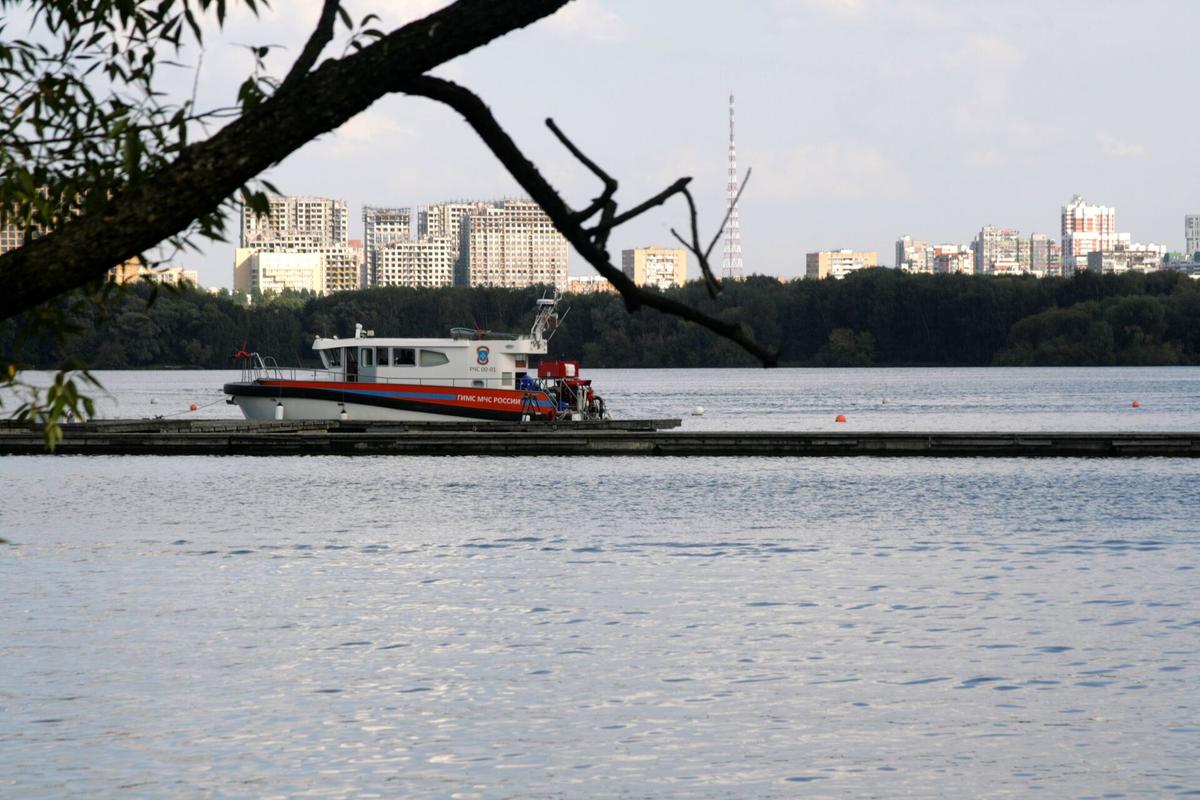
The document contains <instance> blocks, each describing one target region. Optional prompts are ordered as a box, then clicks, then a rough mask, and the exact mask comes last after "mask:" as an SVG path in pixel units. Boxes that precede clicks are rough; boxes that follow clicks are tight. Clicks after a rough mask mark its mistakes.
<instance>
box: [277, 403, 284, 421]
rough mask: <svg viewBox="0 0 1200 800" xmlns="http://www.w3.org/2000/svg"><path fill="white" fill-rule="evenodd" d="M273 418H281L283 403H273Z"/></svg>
mask: <svg viewBox="0 0 1200 800" xmlns="http://www.w3.org/2000/svg"><path fill="white" fill-rule="evenodd" d="M275 419H283V403H278V402H277V403H275Z"/></svg>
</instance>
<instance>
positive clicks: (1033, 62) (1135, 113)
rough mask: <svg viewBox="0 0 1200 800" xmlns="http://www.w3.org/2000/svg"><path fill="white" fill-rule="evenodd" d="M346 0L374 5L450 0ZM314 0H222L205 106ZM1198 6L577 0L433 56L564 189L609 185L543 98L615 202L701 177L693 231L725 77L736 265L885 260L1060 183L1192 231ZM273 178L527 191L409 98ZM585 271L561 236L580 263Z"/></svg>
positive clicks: (373, 192)
mask: <svg viewBox="0 0 1200 800" xmlns="http://www.w3.org/2000/svg"><path fill="white" fill-rule="evenodd" d="M344 4H345V5H346V7H347V8H348V9H349V10H350V11H351V13H352V15H353V16H354V17H356V18H358V17H361V16H363V15H365V14H367V13H376V14H379V15H380V17H381V18H382V24H380V25H379V26H380V27H385V28H388V29H390V28H394V27H397V26H398V25H400V24H402V23H403V22H405V21H407V20H408V19H411V18H414V17H416V16H420V15H421V14H423V13H427V12H428V11H430V10H433V9H435V8H438V7H440V6H442V5H444V4H445V3H443V2H435V1H433V0H408V1H407V2H382V1H381V0H345V3H344ZM319 5H320V4H319V2H318V0H300V1H298V2H286V0H277V2H276V4H275V6H276V7H275V9H274V10H273V11H272V12H270V13H269V14H267V15H266V16H265V17H263V18H260V19H255V18H253V17H252V16H251V15H249V14H248V13H246V12H244V11H242V12H236V13H235V14H234V16H233V18H232V21H231V22H230V23H229V24H228V25H227V26H226V28H225V30H224V31H221V32H220V33H219V34H216V35H214V36H213V37H211V38H210V39H209V40H208V42H207V45H206V50H205V53H204V59H203V62H202V67H201V70H200V76H199V81H198V84H197V85H198V87H199V88H198V92H197V100H198V102H199V104H200V105H206V104H208V105H223V104H227V103H229V102H230V99H231V98H232V96H233V95H234V93H235V91H236V87H237V84H238V83H239V82H240V81H241V80H242V79H243V78H244V77H245V76H246V74H247V73H248V72H249V69H250V58H249V55H248V54H247V53H246V51H245V49H244V47H242V46H241V45H244V44H278V45H282V46H283V47H282V48H281V49H278V50H275V51H273V54H272V55H271V56H270V57H269V59H268V62H267V63H268V66H269V67H270V68H271V69H272V71H273V72H274V73H275V74H276V75H282V74H284V73H285V72H286V70H287V68H288V66H289V64H290V59H292V58H294V56H295V54H296V53H297V52H298V51H299V49H300V47H301V46H302V43H303V41H304V39H305V38H306V36H307V34H308V31H309V29H310V28H311V26H312V25H313V23H314V22H315V20H316V18H317V14H318V11H319ZM1198 29H1200V4H1198V3H1195V2H1193V1H1192V0H1178V1H1176V0H1146V2H1137V3H1133V2H1124V1H1123V0H1086V1H1085V2H1083V1H1080V0H1055V1H1054V2H1053V3H1049V2H1045V0H1028V1H1027V0H1007V1H1001V0H994V1H993V2H983V1H982V0H745V2H729V0H575V1H574V2H572V3H571V4H570V5H569V6H567V7H566V8H565V9H563V10H561V11H559V12H558V13H557V14H555V15H554V16H553V17H551V18H549V19H546V20H543V21H541V22H539V23H536V24H534V25H533V26H531V27H529V28H526V29H523V30H520V31H517V32H514V33H511V34H509V35H508V36H506V37H504V38H502V39H500V40H497V41H495V42H493V43H491V44H489V45H488V46H487V47H485V48H482V49H480V50H477V51H475V52H472V53H470V54H468V55H466V56H463V57H462V58H459V59H457V60H455V61H453V62H450V63H448V64H445V65H443V66H442V67H440V68H438V69H437V70H435V71H434V74H437V75H441V76H443V77H446V78H449V79H452V80H455V81H457V82H459V83H462V84H464V85H466V86H468V87H469V88H471V89H472V90H474V91H475V92H476V93H477V94H479V95H480V96H481V97H482V98H483V99H484V100H485V101H486V102H487V103H488V104H489V105H490V106H491V107H492V110H493V111H494V113H495V114H496V116H497V117H498V119H499V120H500V122H501V123H502V124H504V125H505V126H506V127H507V128H508V130H509V132H510V133H511V134H512V135H513V137H514V138H515V139H516V141H517V143H518V144H519V145H521V146H522V147H523V148H524V149H525V150H526V153H527V154H528V155H529V156H530V157H531V158H532V159H533V160H534V161H535V163H538V164H539V165H540V166H541V168H542V170H543V173H544V174H546V175H547V176H548V177H549V178H550V180H551V181H552V182H553V183H554V184H555V185H556V186H557V187H558V189H559V190H560V192H562V193H563V194H564V195H565V196H566V197H567V198H568V199H569V200H570V201H572V202H573V203H574V204H575V205H576V206H577V207H581V206H583V205H586V204H587V202H588V201H589V200H590V199H591V198H592V197H593V196H595V194H596V192H597V191H598V188H599V187H598V184H597V182H596V181H595V179H594V178H593V177H592V176H591V175H590V174H589V173H588V172H587V171H586V170H585V169H583V168H582V167H581V166H580V165H579V164H578V163H577V162H575V161H574V160H573V159H572V158H571V157H570V155H569V154H568V153H567V152H566V151H565V150H563V148H562V147H561V145H559V144H558V142H557V141H556V140H555V139H554V138H553V136H552V135H551V134H550V133H549V131H548V130H547V129H546V127H545V124H544V120H545V118H546V117H548V116H549V117H553V118H554V119H555V120H556V121H557V122H558V123H559V124H560V126H561V127H562V128H563V129H564V130H565V131H566V132H567V133H568V135H570V136H571V137H572V138H573V139H574V140H575V142H576V143H577V144H578V145H579V146H580V147H581V148H583V150H584V151H585V152H586V153H588V154H589V155H590V156H591V157H592V158H593V159H595V160H596V161H597V162H598V163H599V164H601V165H602V166H603V167H604V168H605V169H606V170H607V171H608V172H609V173H610V174H611V175H613V176H614V177H616V178H617V179H618V181H619V182H620V190H619V191H618V193H617V200H618V202H619V203H621V204H622V205H624V206H626V207H627V206H629V205H632V204H634V203H636V202H638V201H639V200H641V199H642V198H644V197H645V196H648V195H650V194H653V193H654V192H656V191H658V190H659V189H660V188H662V187H664V186H665V185H667V184H668V183H670V182H671V181H673V180H674V179H675V178H677V177H680V176H683V175H688V176H692V177H693V178H694V184H693V190H694V192H695V194H696V197H697V200H698V202H699V204H700V208H701V217H700V218H701V224H702V233H703V232H704V231H707V232H708V233H709V235H711V233H713V232H715V226H716V225H718V224H719V222H720V219H721V216H722V215H723V213H724V205H725V195H724V191H725V170H726V158H727V146H728V96H729V94H730V93H731V92H732V93H733V94H735V95H736V98H737V147H738V163H739V167H740V170H741V171H742V172H743V173H744V171H745V169H746V168H747V167H752V168H753V176H752V178H751V180H750V182H749V185H748V186H747V188H746V191H745V194H744V195H743V198H742V201H741V203H740V205H739V214H740V219H741V230H742V249H743V254H744V262H745V271H746V273H747V274H750V273H761V274H769V275H781V276H797V275H800V274H802V273H803V271H804V254H805V253H806V252H809V251H814V250H823V249H833V248H842V247H846V248H853V249H861V250H875V251H877V252H878V253H879V257H880V263H881V264H891V263H892V262H893V261H894V251H895V240H896V238H897V237H899V236H901V235H904V234H909V235H912V236H913V237H914V238H918V239H924V240H927V241H930V242H938V243H942V242H947V243H962V244H966V243H968V242H969V241H970V240H971V239H972V238H973V237H974V236H975V235H976V234H977V233H978V231H979V229H980V228H981V227H982V226H984V225H989V224H990V225H997V226H1003V227H1014V228H1018V229H1020V230H1021V231H1022V232H1023V233H1024V234H1026V235H1028V234H1029V233H1035V232H1040V233H1048V234H1051V235H1052V236H1054V237H1055V238H1057V236H1058V232H1059V212H1060V208H1061V206H1062V205H1064V204H1065V203H1066V202H1067V201H1069V200H1070V198H1071V196H1072V195H1074V194H1081V195H1083V196H1084V197H1085V198H1086V199H1087V200H1088V201H1089V202H1092V203H1096V204H1100V205H1109V206H1114V207H1115V208H1116V212H1117V228H1118V230H1119V231H1127V232H1129V233H1130V234H1131V235H1132V237H1133V239H1134V241H1140V242H1151V241H1153V242H1157V243H1162V244H1166V245H1167V246H1168V248H1169V249H1172V250H1178V249H1182V247H1183V217H1184V215H1185V214H1188V213H1200V196H1197V195H1198V191H1197V190H1196V188H1194V187H1195V186H1196V181H1195V177H1196V175H1197V172H1198V169H1197V168H1198V167H1200V148H1197V147H1196V146H1195V144H1194V141H1193V140H1194V135H1195V134H1194V131H1195V129H1196V126H1197V124H1198V123H1200V118H1198V113H1200V112H1198V111H1197V108H1198V106H1197V103H1196V97H1197V94H1198V92H1197V87H1196V81H1197V79H1196V78H1195V77H1194V76H1195V74H1196V70H1195V66H1194V63H1193V62H1194V55H1193V53H1194V36H1195V31H1196V30H1198ZM340 35H341V36H343V40H344V31H343V32H342V34H340ZM340 51H341V46H340V45H339V46H336V47H335V46H331V47H330V48H329V50H328V51H327V55H337V54H338V53H340ZM191 78H192V76H191V75H189V76H188V77H187V80H188V83H189V85H190V82H191ZM265 177H266V178H267V179H268V180H270V181H272V182H273V183H274V184H275V185H276V186H278V187H279V189H280V190H281V191H283V192H284V193H286V194H302V195H319V196H328V197H336V198H341V199H345V200H346V201H347V202H348V203H349V205H350V213H351V220H352V223H351V238H357V236H358V235H360V234H361V229H362V220H361V210H362V205H363V204H364V203H366V204H372V205H386V206H406V205H423V204H427V203H431V202H438V201H442V200H450V199H491V198H501V197H514V196H520V195H521V194H522V192H521V190H520V188H519V187H518V186H517V184H516V182H515V181H514V180H513V179H512V178H511V177H510V176H508V174H507V173H506V172H505V171H504V170H503V168H502V167H500V165H499V164H498V163H497V162H496V161H495V159H494V158H492V156H491V155H490V154H489V153H488V151H487V150H486V148H485V147H484V146H483V145H482V143H481V142H480V141H479V140H478V139H477V138H475V136H474V135H473V134H472V133H471V131H470V130H469V129H468V128H467V126H466V125H465V123H463V122H462V121H461V120H460V119H459V118H458V117H457V116H456V115H455V114H454V113H452V112H451V111H449V110H448V109H446V108H443V107H441V106H439V105H438V104H436V103H434V102H433V101H430V100H425V99H422V98H409V97H403V96H392V97H387V98H384V99H382V100H380V101H379V102H377V103H376V104H375V105H374V106H372V107H371V108H370V109H368V110H367V111H365V112H364V113H362V114H360V115H359V116H357V117H355V118H354V119H353V120H351V121H350V122H348V123H347V124H346V125H345V126H343V127H342V128H341V129H340V130H338V131H337V132H335V133H333V134H331V135H327V136H325V137H322V138H321V139H319V140H317V141H315V142H313V143H311V144H309V145H307V146H305V147H304V148H303V149H301V150H299V151H297V152H296V153H294V154H293V155H292V156H291V157H289V158H288V159H287V160H286V161H284V162H283V163H281V164H279V165H278V166H277V167H276V168H274V169H272V170H271V171H270V172H269V173H267V174H266V175H265ZM686 224H687V217H686V206H685V205H684V204H683V202H682V201H676V202H674V203H672V204H669V205H668V206H666V207H664V208H662V209H659V210H657V211H655V212H651V213H650V214H647V215H646V216H644V217H642V218H641V219H639V220H636V221H635V222H633V223H630V224H629V225H627V226H625V227H623V228H621V229H618V230H617V231H616V232H615V233H614V234H613V236H612V238H611V240H610V252H612V253H614V257H615V258H619V255H617V254H618V253H619V251H620V250H621V249H623V248H629V247H638V246H648V245H656V246H671V245H673V243H674V240H673V238H672V237H671V234H670V232H669V231H670V228H671V227H676V228H679V229H681V230H682V229H683V227H684V226H686ZM236 230H237V225H236V221H234V222H233V223H232V224H231V226H230V232H231V235H233V236H236ZM201 247H202V249H203V252H202V253H201V254H198V255H197V254H188V255H186V256H184V257H183V258H182V259H181V261H180V263H182V264H184V265H185V266H189V267H193V268H197V269H199V270H200V280H201V283H202V284H204V285H206V286H229V285H230V284H231V282H232V265H233V247H234V245H233V244H232V243H231V244H219V243H217V244H209V243H202V244H201ZM719 251H720V245H718V247H717V252H716V253H714V260H715V261H716V263H717V264H719V262H720V252H719ZM589 269H590V268H589V267H587V265H586V264H585V263H584V262H583V259H582V258H580V257H579V256H578V255H577V254H574V253H573V254H572V256H571V273H572V274H574V275H582V274H588V271H589ZM690 269H691V275H692V277H695V275H696V268H695V265H694V264H692V265H690Z"/></svg>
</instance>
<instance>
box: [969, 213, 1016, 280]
mask: <svg viewBox="0 0 1200 800" xmlns="http://www.w3.org/2000/svg"><path fill="white" fill-rule="evenodd" d="M1020 242H1021V232H1020V231H1018V230H1016V229H1015V228H996V227H994V226H992V225H985V226H984V227H983V229H982V230H980V231H979V236H978V237H977V238H976V239H975V245H974V246H975V274H976V275H1020V274H1021V273H1023V272H1029V261H1028V258H1029V249H1028V248H1029V245H1028V242H1027V243H1026V245H1025V247H1024V248H1022V247H1021V243H1020ZM1022 251H1024V256H1025V261H1024V263H1023V262H1022V259H1021V256H1022Z"/></svg>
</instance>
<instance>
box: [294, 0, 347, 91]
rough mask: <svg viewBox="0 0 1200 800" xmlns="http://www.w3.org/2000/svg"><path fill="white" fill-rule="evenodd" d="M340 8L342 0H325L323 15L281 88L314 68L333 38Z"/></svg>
mask: <svg viewBox="0 0 1200 800" xmlns="http://www.w3.org/2000/svg"><path fill="white" fill-rule="evenodd" d="M339 8H341V0H325V3H324V5H322V6H321V17H320V18H319V19H318V20H317V27H316V28H314V29H313V32H312V35H311V36H309V37H308V41H307V42H306V43H305V44H304V49H303V50H301V51H300V57H299V58H297V59H296V63H295V64H292V68H291V69H290V70H289V71H288V74H287V77H286V78H284V79H283V83H281V84H280V85H279V88H280V89H284V88H286V87H288V86H291V85H292V84H294V83H295V82H296V81H298V80H300V79H301V78H303V77H304V76H305V75H307V74H308V71H309V70H311V69H312V68H313V65H314V64H316V63H317V58H318V57H320V55H321V51H322V50H324V49H325V45H327V44H329V41H330V40H331V39H333V26H334V23H336V22H337V15H338V9H339Z"/></svg>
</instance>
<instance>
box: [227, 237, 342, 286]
mask: <svg viewBox="0 0 1200 800" xmlns="http://www.w3.org/2000/svg"><path fill="white" fill-rule="evenodd" d="M235 258H236V259H238V266H237V270H238V271H237V272H235V274H234V287H233V288H234V290H235V291H243V292H246V293H247V294H249V293H250V292H253V291H255V290H258V291H260V292H264V293H265V292H274V293H276V294H279V293H281V292H282V291H283V290H284V289H292V290H294V291H297V292H301V291H308V292H316V293H317V294H324V293H325V286H326V280H325V263H324V260H323V259H322V257H321V254H320V253H291V252H283V253H262V252H258V251H256V250H247V249H245V248H239V249H238V250H237V255H236V256H235Z"/></svg>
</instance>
